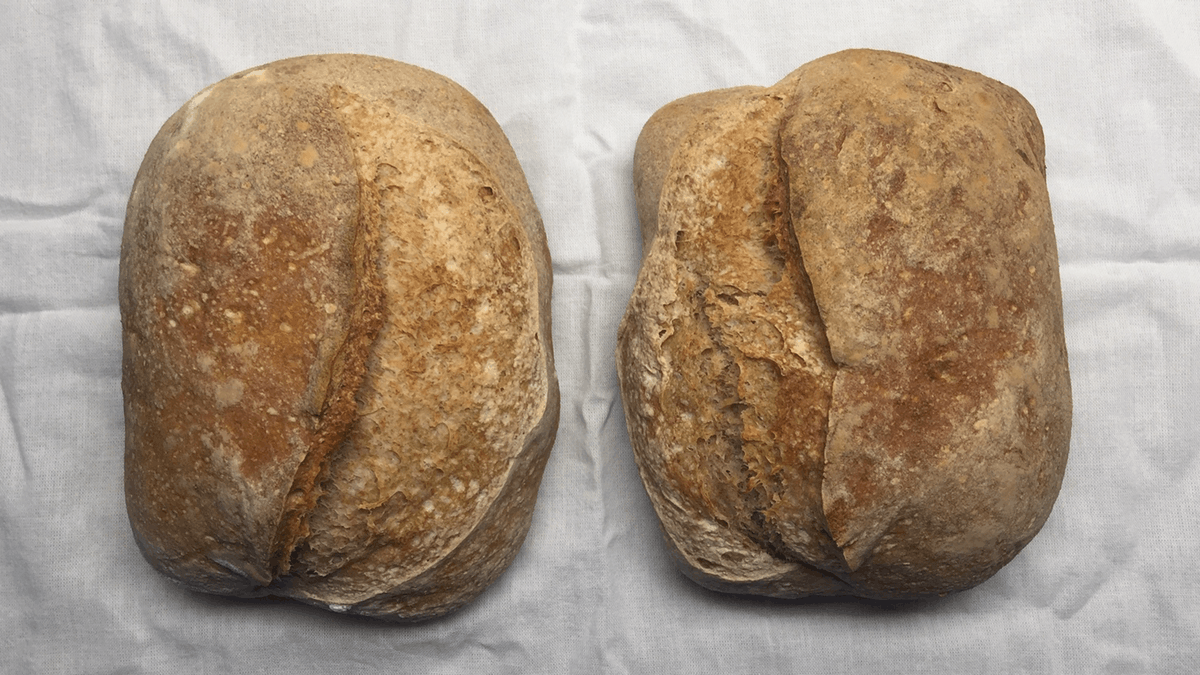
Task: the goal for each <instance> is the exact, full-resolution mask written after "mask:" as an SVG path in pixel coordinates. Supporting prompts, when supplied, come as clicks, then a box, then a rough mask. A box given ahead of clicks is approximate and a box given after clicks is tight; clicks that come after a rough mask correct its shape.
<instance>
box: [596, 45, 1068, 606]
mask: <svg viewBox="0 0 1200 675" xmlns="http://www.w3.org/2000/svg"><path fill="white" fill-rule="evenodd" d="M1044 156H1045V147H1044V143H1043V140H1042V131H1041V126H1040V124H1039V123H1038V120H1037V117H1036V115H1035V113H1034V111H1033V109H1032V107H1031V106H1030V105H1029V104H1028V102H1026V101H1025V99H1024V98H1022V97H1021V96H1020V94H1018V93H1017V92H1016V91H1015V90H1013V89H1011V88H1009V87H1007V86H1005V85H1003V84H1001V83H999V82H996V81H994V80H991V79H988V78H986V77H984V76H982V75H980V74H978V73H974V72H970V71H967V70H963V69H961V68H956V67H952V66H947V65H943V64H936V63H931V62H928V61H924V60H921V59H918V58H915V57H911V56H906V55H902V54H896V53H891V52H880V51H873V50H850V51H846V52H840V53H837V54H833V55H830V56H827V57H824V58H821V59H818V60H816V61H813V62H811V63H809V64H807V65H805V66H803V67H801V68H800V69H798V70H796V71H794V72H793V73H791V74H789V75H788V76H787V77H785V78H784V79H783V80H782V81H780V82H779V83H778V84H776V85H774V86H772V87H765V88H763V87H742V88H737V89H728V90H721V91H717V92H709V93H706V94H699V95H694V96H691V97H687V98H685V99H681V100H680V101H676V102H674V103H671V104H668V105H667V106H665V107H664V108H663V109H661V110H660V111H659V112H657V113H656V114H655V115H654V116H653V117H652V118H651V119H650V120H649V121H648V122H647V124H646V126H645V128H644V129H643V131H642V135H641V137H640V138H639V141H638V147H637V151H636V159H635V167H634V183H635V188H636V190H637V204H638V214H639V219H640V221H641V225H642V236H643V242H644V248H643V260H642V267H641V270H640V273H639V276H638V280H637V284H636V287H635V290H634V292H633V296H632V298H631V299H630V302H629V306H628V308H627V311H626V314H625V317H624V319H623V321H622V323H621V327H620V332H619V337H618V350H617V365H618V371H619V375H620V382H621V388H622V396H623V400H624V405H625V413H626V419H627V422H628V426H629V431H630V436H631V440H632V442H633V447H634V451H635V456H636V459H637V462H638V467H639V470H640V472H641V475H642V478H643V481H644V483H645V485H646V489H647V492H648V494H649V496H650V499H651V502H652V504H653V506H654V508H655V510H656V512H657V514H658V516H659V518H660V520H661V523H662V527H663V531H664V534H665V538H666V541H667V545H668V548H669V549H670V550H671V552H672V554H673V555H674V556H675V557H676V558H677V560H678V562H679V564H680V566H681V568H682V569H683V571H684V572H685V573H686V574H688V576H690V577H692V578H693V579H695V580H696V581H698V582H699V583H701V584H702V585H705V586H707V587H709V588H713V589H716V590H722V591H729V592H738V593H754V594H764V595H771V596H778V597H801V596H805V595H857V596H862V597H870V598H882V599H889V598H915V597H922V596H928V595H938V594H944V593H948V592H952V591H957V590H962V589H966V588H969V587H972V586H974V585H976V584H978V583H980V582H982V581H983V580H985V579H987V578H988V577H990V576H991V575H993V574H994V573H995V572H996V571H997V570H999V569H1000V568H1001V567H1002V566H1003V565H1005V564H1006V563H1007V562H1009V561H1010V560H1011V559H1012V558H1013V557H1014V556H1015V555H1016V554H1017V553H1018V552H1019V551H1020V550H1021V549H1022V548H1023V547H1024V546H1025V545H1026V544H1027V543H1028V542H1029V541H1030V540H1031V539H1032V538H1033V536H1034V535H1035V534H1036V533H1037V532H1038V530H1039V529H1040V528H1041V527H1042V524H1043V523H1044V522H1045V520H1046V518H1047V517H1048V515H1049V513H1050V510H1051V507H1052V505H1053V503H1054V501H1055V498H1056V496H1057V493H1058V490H1059V487H1060V484H1061V481H1062V477H1063V473H1064V471H1065V465H1066V459H1067V449H1068V443H1069V437H1070V419H1071V395H1070V381H1069V374H1068V369H1067V353H1066V347H1065V340H1064V335H1063V324H1062V300H1061V291H1060V284H1059V277H1058V260H1057V251H1056V244H1055V239H1054V229H1053V224H1052V221H1051V214H1050V201H1049V196H1048V193H1047V190H1046V177H1045V164H1044Z"/></svg>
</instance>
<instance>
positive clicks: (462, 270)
mask: <svg viewBox="0 0 1200 675" xmlns="http://www.w3.org/2000/svg"><path fill="white" fill-rule="evenodd" d="M550 275H551V268H550V258H549V253H548V250H547V247H546V239H545V233H544V232H543V229H542V223H541V219H540V217H539V215H538V212H537V209H536V207H535V206H534V202H533V198H532V195H531V194H530V192H529V188H528V186H527V185H526V183H525V178H524V175H523V174H522V172H521V168H520V166H519V165H518V163H517V159H516V156H515V154H514V153H513V151H512V148H511V147H510V146H509V144H508V141H507V139H506V138H505V136H504V134H503V132H502V131H501V130H500V127H499V126H498V125H497V124H496V122H495V120H494V119H493V118H492V116H491V115H490V114H489V113H488V111H487V109H486V108H484V106H483V105H482V104H481V103H479V102H478V101H477V100H476V99H475V98H474V97H472V96H471V95H470V94H469V93H468V92H467V91H466V90H464V89H462V88H461V87H459V86H458V85H456V84H455V83H453V82H451V81H449V80H447V79H446V78H444V77H441V76H439V75H436V74H434V73H431V72H429V71H426V70H422V69H420V68H416V67H414V66H410V65H406V64H402V63H397V62H394V61H389V60H386V59H381V58H373V57H368V56H357V55H325V56H309V57H300V58H294V59H288V60H284V61H278V62H275V63H271V64H268V65H265V66H262V67H260V68H255V69H252V70H248V71H245V72H242V73H239V74H237V75H234V76H232V77H230V78H228V79H226V80H223V81H221V82H218V83H217V84H215V85H213V86H211V87H209V88H207V89H205V90H204V91H202V92H200V93H199V94H198V95H197V96H196V97H195V98H193V99H192V100H191V101H189V102H188V103H187V104H186V105H185V106H184V107H183V108H182V109H181V110H179V112H177V113H176V114H175V115H174V116H172V117H171V119H169V120H168V121H167V123H166V124H165V125H164V126H163V128H162V130H161V131H160V132H159V134H158V136H157V137H156V138H155V139H154V141H153V143H152V144H151V146H150V149H149V151H148V152H147V154H146V158H145V161H144V162H143V164H142V167H141V170H140V171H139V172H138V176H137V180H136V182H135V183H134V187H133V192H132V196H131V197H130V200H129V207H128V212H127V216H126V223H125V233H124V239H123V241H122V248H121V268H120V303H121V316H122V326H123V337H124V365H123V391H124V396H125V420H126V455H125V468H126V475H125V491H126V501H127V505H128V510H129V517H130V521H131V523H132V525H133V530H134V534H135V537H136V539H137V542H138V545H139V546H140V547H141V549H142V552H143V553H144V554H145V556H146V558H147V559H148V560H149V561H150V563H151V564H152V565H153V566H154V567H156V568H157V569H159V570H160V571H162V572H163V573H165V574H166V575H167V576H169V577H171V578H173V579H175V580H177V581H179V582H181V583H183V584H184V585H186V586H188V587H190V588H193V589H196V590H199V591H205V592H210V593H220V594H228V595H236V596H262V595H277V596H286V597H291V598H296V599H299V600H302V601H305V602H310V603H313V604H316V605H320V606H324V607H328V608H331V609H334V610H337V611H347V612H352V613H356V614H364V615H371V616H377V617H383V618H389V619H420V618H426V617H431V616H436V615H439V614H442V613H445V612H447V611H449V610H451V609H454V608H456V607H458V606H460V605H462V604H463V603H465V602H467V601H469V600H470V599H471V598H473V597H475V596H476V595H477V594H478V593H480V592H481V591H482V590H483V589H484V587H486V586H487V585H488V584H490V583H491V582H492V581H493V580H494V579H495V578H496V577H497V576H498V575H499V574H500V573H501V572H502V571H503V570H504V568H505V567H507V566H508V564H509V563H510V562H511V561H512V559H513V557H514V556H515V555H516V552H517V550H518V548H519V547H520V545H521V542H522V541H523V539H524V537H525V533H526V531H527V530H528V527H529V524H530V517H531V514H532V510H533V505H534V501H535V499H536V497H537V490H538V484H539V482H540V480H541V475H542V469H543V467H544V466H545V463H546V460H547V457H548V454H549V452H550V448H551V446H552V445H553V442H554V436H555V431H556V429H557V425H558V409H559V408H558V406H559V398H558V396H559V395H558V384H557V380H556V376H555V371H554V358H553V348H552V345H551V335H550V285H551V276H550Z"/></svg>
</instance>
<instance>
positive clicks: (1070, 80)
mask: <svg viewBox="0 0 1200 675" xmlns="http://www.w3.org/2000/svg"><path fill="white" fill-rule="evenodd" d="M848 47H872V48H880V49H891V50H896V51H902V52H906V53H910V54H914V55H917V56H921V57H923V58H927V59H930V60H934V61H941V62H946V63H952V64H955V65H959V66H963V67H966V68H969V69H972V70H977V71H980V72H982V73H984V74H986V75H988V76H990V77H993V78H996V79H999V80H1001V81H1003V82H1005V83H1007V84H1009V85H1012V86H1014V87H1016V88H1017V89H1018V90H1019V91H1021V92H1022V93H1023V94H1024V95H1025V97H1026V98H1028V99H1029V100H1030V102H1032V103H1033V105H1034V106H1035V108H1036V109H1037V111H1038V114H1039V116H1040V118H1041V121H1042V124H1043V126H1044V129H1045V136H1046V145H1047V164H1048V172H1049V186H1050V194H1051V199H1052V203H1053V207H1054V215H1055V223H1056V227H1057V234H1058V244H1059V251H1060V258H1061V264H1062V281H1063V296H1064V303H1065V308H1066V327H1067V340H1068V347H1069V352H1070V360H1071V375H1072V381H1073V385H1074V401H1075V417H1074V431H1073V439H1072V447H1071V457H1070V463H1069V466H1068V470H1067V476H1066V480H1065V482H1064V484H1063V488H1062V494H1061V496H1060V497H1059V501H1058V504H1057V506H1056V507H1055V510H1054V513H1053V515H1052V516H1051V518H1050V520H1049V522H1048V523H1047V524H1046V526H1045V528H1044V530H1043V531H1042V533H1041V534H1040V535H1039V536H1038V537H1037V538H1036V539H1035V540H1034V541H1033V543H1032V544H1031V545H1030V546H1029V547H1028V548H1027V549H1026V550H1025V551H1024V552H1023V553H1022V554H1021V555H1020V556H1018V558H1017V559H1016V560H1015V561H1014V562H1013V563H1011V564H1010V565H1009V566H1008V567H1006V568H1005V569H1004V570H1002V571H1001V572H1000V573H999V574H998V575H997V576H996V577H994V578H993V579H991V580H989V581H988V582H986V583H984V584H982V585H981V586H979V587H978V588H975V589H973V590H971V591H968V592H965V593H961V594H957V595H954V596H951V597H947V598H944V599H941V600H937V601H931V602H920V603H905V604H900V605H893V606H882V605H877V604H872V603H865V602H861V601H857V600H821V601H813V602H793V603H785V602H776V601H769V600H761V599H755V598H746V597H732V596H724V595H721V594H717V593H711V592H708V591H705V590H703V589H701V588H700V587H698V586H696V585H695V584H692V583H691V582H689V581H687V580H686V579H685V578H683V577H682V576H681V575H680V574H679V573H678V572H677V571H676V570H675V569H674V568H673V567H672V566H671V564H670V562H669V561H668V559H667V558H666V555H665V551H664V547H663V544H662V541H661V537H660V534H659V530H658V524H657V520H656V518H655V516H654V513H653V511H652V509H651V507H650V503H649V500H648V498H647V497H646V494H645V492H644V490H643V488H642V486H641V483H640V481H639V479H638V476H637V472H636V469H635V466H634V462H633V457H632V453H631V450H630V445H629V441H628V438H627V436H626V429H625V423H624V419H623V415H622V412H621V406H620V402H619V394H618V390H617V382H616V375H615V367H614V359H613V352H614V348H615V340H616V337H615V336H616V328H617V323H618V321H619V320H620V316H621V314H622V312H623V311H624V306H625V302H626V300H627V298H628V296H629V293H630V290H631V288H632V285H633V281H634V276H635V274H636V272H637V268H638V262H639V256H640V244H639V238H638V234H637V219H636V215H635V211H634V202H633V191H632V185H631V178H630V172H631V166H632V156H633V147H634V142H635V140H636V138H637V135H638V133H639V131H640V129H641V126H642V124H643V123H644V122H645V121H646V119H647V118H648V117H649V116H650V115H651V114H652V113H653V112H654V111H655V110H656V109H657V108H659V107H660V106H662V105H663V104H665V103H667V102H669V101H671V100H673V99H675V98H677V97H679V96H683V95H685V94H690V93H694V92H698V91H704V90H708V89H714V88H721V87H730V86H736V85H742V84H762V85H765V84H771V83H773V82H775V81H776V80H778V79H780V78H781V77H783V76H784V75H785V74H786V73H788V72H789V71H791V70H792V69H794V68H796V67H798V66H800V65H801V64H803V63H805V62H807V61H810V60H812V59H814V58H816V57H819V56H822V55H824V54H827V53H830V52H834V51H838V50H841V49H844V48H848ZM318 52H359V53H367V54H375V55H378V56H385V57H389V58H393V59H397V60H401V61H406V62H409V63H413V64H416V65H420V66H422V67H425V68H429V69H431V70H434V71H436V72H439V73H441V74H443V75H446V76H448V77H450V78H452V79H454V80H455V81H457V82H459V83H460V84H462V85H463V86H464V87H466V88H467V89H468V90H470V91H471V92H472V93H474V94H475V96H477V97H478V98H479V99H480V100H481V101H483V102H484V103H485V104H486V105H487V106H488V107H489V108H490V109H491V111H492V113H493V114H494V115H495V116H496V118H497V120H498V121H499V122H500V124H501V126H503V128H504V129H505V131H506V132H507V134H508V136H509V138H510V140H511V141H512V144H513V146H514V147H515V149H516V152H517V155H518V156H519V158H520V160H521V162H522V164H523V166H524V169H525V172H526V174H527V176H528V178H529V183H530V186H531V187H532V190H533V193H534V196H535V198H536V200H537V203H538V206H539V207H540V209H541V213H542V216H543V218H544V220H545V224H546V230H547V235H548V237H549V243H550V249H551V253H552V255H553V258H554V271H555V275H556V276H555V281H554V339H555V344H556V348H557V349H556V351H557V356H558V372H559V377H560V380H561V383H562V424H561V428H560V429H559V433H558V442H557V445H556V447H555V449H554V452H553V454H552V456H551V459H550V463H549V466H548V468H547V470H546V474H545V479H544V482H543V484H542V488H541V493H540V498H539V501H538V503H537V509H536V512H535V516H534V521H533V527H532V529H531V531H530V533H529V536H528V539H527V540H526V543H525V546H524V548H523V550H522V551H521V553H520V555H519V556H518V558H517V559H516V561H515V563H514V564H513V566H512V567H511V568H510V569H509V570H508V571H507V572H506V573H505V574H504V576H503V577H502V578H501V579H500V580H499V582H497V583H496V584H495V585H494V586H493V587H492V588H490V589H489V590H487V591H486V592H485V593H484V594H483V595H482V596H481V597H480V598H478V600H476V601H475V602H474V603H472V604H471V605H469V606H468V607H466V608H464V609H463V610H461V611H459V612H458V613H456V614H453V615H451V616H449V617H446V618H444V619H440V620H436V621H432V622H428V623H424V624H417V625H392V624H387V623H382V622H376V621H372V620H367V619H361V618H352V617H345V616H339V615H336V614H333V613H330V612H325V611H321V610H317V609H314V608H310V607H306V606H303V605H300V604H296V603H290V602H273V601H239V600H230V599H224V598H217V597H210V596H204V595H199V594H195V593H191V592H188V591H186V590H184V589H182V588H180V587H178V586H176V585H174V584H171V583H170V582H168V581H167V580H166V579H164V578H162V577H161V576H159V575H158V574H156V573H155V572H153V571H152V570H151V568H150V567H149V566H148V565H147V564H146V563H145V562H144V561H143V560H142V558H141V556H140V555H139V553H138V551H137V548H136V547H135V545H134V543H133V539H132V537H131V535H130V531H129V527H128V523H127V521H126V517H125V506H124V501H123V493H122V452H123V450H122V448H123V437H122V435H123V422H122V408H121V391H120V373H121V370H120V363H121V346H120V319H119V316H118V312H117V301H116V279H117V261H118V252H119V248H120V238H121V229H122V223H123V218H124V209H125V202H126V199H127V198H128V194H129V189H130V187H131V185H132V182H133V177H134V175H135V173H136V171H137V168H138V165H139V163H140V161H141V158H142V154H143V153H144V152H145V150H146V148H147V147H148V145H149V143H150V140H151V138H152V137H153V136H154V134H155V132H156V131H157V130H158V128H159V126H160V125H161V124H162V123H163V122H164V121H165V120H166V119H167V117H169V116H170V115H171V113H173V112H174V111H175V110H176V109H177V108H178V107H179V106H181V105H182V104H183V103H184V102H185V101H186V100H187V99H188V98H190V97H191V96H192V95H193V94H194V93H196V92H197V91H199V90H200V89H201V88H203V87H205V86H206V85H208V84H210V83H212V82H214V81H216V80H219V79H221V78H223V77H225V76H227V75H230V74H232V73H234V72H237V71H239V70H242V69H245V68H248V67H251V66H255V65H259V64H262V63H266V62H269V61H273V60H276V59H279V58H283V57H287V56H295V55H300V54H307V53H318ZM0 78H2V79H0V672H4V673H227V672H262V673H285V672H286V673H331V672H355V673H357V672H362V673H374V672H381V673H382V672H401V673H407V672H412V673H459V672H478V673H500V672H512V673H658V672H663V673H668V672H679V673H683V672H687V673H715V674H722V675H732V674H733V673H744V672H764V673H766V672H780V673H783V672H813V673H859V672H874V673H891V672H904V673H953V672H958V673H1011V672H1034V673H1041V672H1071V673H1075V672H1079V673H1085V672H1086V673H1097V672H1112V673H1142V672H1145V673H1184V672H1194V671H1193V669H1194V667H1195V666H1194V664H1195V663H1197V662H1200V579H1198V577H1197V573H1196V566H1197V561H1198V560H1200V543H1198V538H1197V525H1198V524H1200V461H1197V460H1198V457H1200V422H1198V419H1200V415H1197V408H1198V407H1200V371H1198V370H1197V363H1198V357H1197V354H1198V353H1200V171H1198V169H1197V164H1198V161H1200V3H1194V2H1191V1H1190V0H1175V1H1166V0H1164V1H1161V2H1153V1H1150V0H1141V1H1135V0H1105V1H1097V2H1092V1H1089V0H1064V1H1062V2H1053V1H1049V2H1048V1H1046V0H996V1H993V2H986V3H981V2H960V3H948V2H943V1H942V0H936V1H933V0H911V1H909V2H903V3H897V2H882V1H880V2H845V3H837V2H815V1H813V2H810V1H801V2H782V1H781V2H758V3H755V2H744V1H738V2H734V1H732V0H730V1H721V2H716V1H713V2H687V1H683V0H658V1H646V2H621V1H619V0H574V1H565V2H548V1H544V2H525V3H520V2H512V3H500V2H494V3H477V2H455V1H448V2H441V3H432V2H430V3H418V2H395V3H392V2H374V1H369V0H360V1H355V2H349V1H338V2H320V3H318V2H312V1H308V2H278V3H270V4H269V5H268V4H266V3H263V4H262V5H258V4H257V3H237V4H236V5H234V3H228V4H226V3H221V2H184V1H179V0H162V1H161V2H132V1H120V2H79V1H75V0H60V1H57V2H54V1H51V2H38V1H37V0H29V1H24V0H22V1H19V2H18V1H16V0H13V1H11V2H6V3H4V7H3V8H2V9H0Z"/></svg>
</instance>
